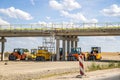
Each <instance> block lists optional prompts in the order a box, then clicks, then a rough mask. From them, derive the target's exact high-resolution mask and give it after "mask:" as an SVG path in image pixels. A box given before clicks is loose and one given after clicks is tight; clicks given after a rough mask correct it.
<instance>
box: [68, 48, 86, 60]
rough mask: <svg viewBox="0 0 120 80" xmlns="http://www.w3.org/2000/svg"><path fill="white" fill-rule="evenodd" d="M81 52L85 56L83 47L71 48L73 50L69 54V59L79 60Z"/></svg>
mask: <svg viewBox="0 0 120 80" xmlns="http://www.w3.org/2000/svg"><path fill="white" fill-rule="evenodd" d="M80 54H81V55H83V56H84V54H82V52H81V48H71V52H70V53H69V54H68V56H67V59H68V61H77V60H78V56H79V55H80Z"/></svg>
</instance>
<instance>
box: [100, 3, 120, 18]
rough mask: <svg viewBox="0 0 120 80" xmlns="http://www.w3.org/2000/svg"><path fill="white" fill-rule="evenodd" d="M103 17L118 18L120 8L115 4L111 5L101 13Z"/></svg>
mask: <svg viewBox="0 0 120 80" xmlns="http://www.w3.org/2000/svg"><path fill="white" fill-rule="evenodd" d="M101 12H102V13H103V14H104V15H105V16H114V17H120V7H119V6H118V5H117V4H113V5H111V6H110V7H109V8H106V9H103V10H102V11H101Z"/></svg>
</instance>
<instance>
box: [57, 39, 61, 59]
mask: <svg viewBox="0 0 120 80" xmlns="http://www.w3.org/2000/svg"><path fill="white" fill-rule="evenodd" d="M59 48H60V40H59V39H56V60H57V61H59V60H60V53H59Z"/></svg>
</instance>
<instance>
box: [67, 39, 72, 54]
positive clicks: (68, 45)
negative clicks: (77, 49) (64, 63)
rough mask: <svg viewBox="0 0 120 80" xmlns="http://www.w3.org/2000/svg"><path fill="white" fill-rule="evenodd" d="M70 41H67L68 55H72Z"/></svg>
mask: <svg viewBox="0 0 120 80" xmlns="http://www.w3.org/2000/svg"><path fill="white" fill-rule="evenodd" d="M70 49H71V48H70V40H67V54H69V53H70Z"/></svg>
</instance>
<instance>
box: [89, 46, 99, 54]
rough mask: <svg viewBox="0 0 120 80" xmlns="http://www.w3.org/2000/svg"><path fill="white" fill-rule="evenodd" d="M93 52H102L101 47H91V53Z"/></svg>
mask: <svg viewBox="0 0 120 80" xmlns="http://www.w3.org/2000/svg"><path fill="white" fill-rule="evenodd" d="M93 53H96V54H97V53H101V48H100V47H91V54H93Z"/></svg>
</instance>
